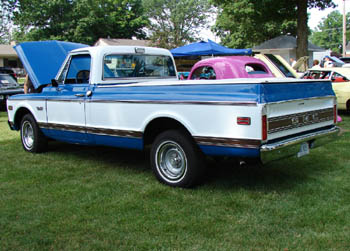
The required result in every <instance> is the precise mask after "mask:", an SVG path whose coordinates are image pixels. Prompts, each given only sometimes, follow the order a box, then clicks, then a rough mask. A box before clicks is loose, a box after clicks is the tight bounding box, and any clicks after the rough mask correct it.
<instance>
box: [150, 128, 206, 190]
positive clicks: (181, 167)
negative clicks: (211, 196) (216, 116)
mask: <svg viewBox="0 0 350 251" xmlns="http://www.w3.org/2000/svg"><path fill="white" fill-rule="evenodd" d="M151 166H152V169H153V172H154V174H155V175H156V177H157V179H158V180H159V181H160V182H162V183H164V184H167V185H169V186H174V187H192V186H194V185H196V184H197V183H198V181H199V178H200V174H201V173H203V172H204V166H205V165H204V158H203V157H202V153H201V152H200V150H199V149H198V146H197V145H196V144H195V142H194V141H193V140H192V138H190V137H189V136H188V135H187V133H185V132H181V131H177V130H169V131H165V132H163V133H161V134H160V135H158V137H157V138H156V139H155V141H154V143H153V144H152V149H151Z"/></svg>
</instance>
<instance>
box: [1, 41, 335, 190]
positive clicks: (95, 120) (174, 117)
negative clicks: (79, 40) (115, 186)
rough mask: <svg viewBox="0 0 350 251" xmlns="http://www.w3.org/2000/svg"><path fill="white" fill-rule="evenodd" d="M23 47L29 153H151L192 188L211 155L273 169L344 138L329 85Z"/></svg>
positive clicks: (140, 56) (70, 47)
mask: <svg viewBox="0 0 350 251" xmlns="http://www.w3.org/2000/svg"><path fill="white" fill-rule="evenodd" d="M15 49H16V51H17V53H18V55H19V56H20V58H21V60H22V62H23V63H24V66H25V67H26V70H27V72H28V73H29V76H30V78H31V79H32V82H33V84H34V86H35V88H36V90H37V92H36V93H31V94H23V95H16V96H13V97H11V98H10V99H9V100H8V102H7V109H8V118H9V125H10V127H11V129H13V130H20V133H21V141H22V145H23V147H24V149H25V150H26V151H28V152H34V153H36V152H43V151H45V150H46V149H47V143H48V139H55V140H59V141H65V142H68V143H79V144H87V145H106V146H114V147H122V148H132V149H139V150H143V149H145V148H146V147H148V146H150V147H151V150H150V161H151V166H152V169H153V171H154V173H155V176H156V177H157V178H158V180H159V181H161V182H163V183H165V184H168V185H170V186H179V187H190V186H193V185H195V184H197V183H198V181H199V180H200V176H201V173H202V172H203V170H204V166H205V163H204V159H205V158H204V156H205V155H208V156H229V157H237V158H242V159H244V158H254V159H258V160H260V161H261V162H263V163H266V162H269V161H272V160H277V159H282V158H285V157H289V156H298V157H301V156H303V155H305V154H308V153H309V151H310V149H312V148H315V147H317V146H320V145H323V144H325V143H328V142H330V141H332V140H334V139H336V138H337V137H338V135H339V128H338V127H337V126H336V117H337V104H336V98H335V95H334V93H333V91H332V86H331V83H330V82H329V81H319V80H317V81H314V80H298V79H277V78H260V79H225V80H208V81H201V80H188V81H179V80H178V79H177V77H176V76H177V72H176V68H175V64H174V60H173V57H172V55H171V54H170V52H169V51H167V50H164V49H159V48H149V47H134V46H118V47H117V46H102V47H86V46H84V45H80V44H73V43H67V42H65V43H63V42H56V41H49V42H27V43H23V44H20V45H18V46H16V48H15ZM66 54H68V55H66ZM65 56H66V58H65V59H64V57H65ZM62 62H63V63H62ZM61 64H62V66H60V65H61ZM55 72H58V73H57V74H56V73H55ZM55 76H56V77H55ZM51 78H52V79H53V80H52V81H51Z"/></svg>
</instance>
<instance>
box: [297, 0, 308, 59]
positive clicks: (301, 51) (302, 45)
mask: <svg viewBox="0 0 350 251" xmlns="http://www.w3.org/2000/svg"><path fill="white" fill-rule="evenodd" d="M307 2H308V0H298V1H297V3H298V6H297V15H298V21H297V22H298V24H297V55H296V56H297V59H299V58H301V57H303V56H307V55H308V52H307V49H308V26H307Z"/></svg>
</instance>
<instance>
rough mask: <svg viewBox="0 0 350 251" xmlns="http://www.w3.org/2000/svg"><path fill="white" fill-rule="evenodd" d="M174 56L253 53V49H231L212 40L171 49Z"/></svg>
mask: <svg viewBox="0 0 350 251" xmlns="http://www.w3.org/2000/svg"><path fill="white" fill-rule="evenodd" d="M170 52H171V53H172V54H173V56H174V57H186V56H207V55H251V54H252V49H230V48H227V47H225V46H222V45H220V44H217V43H215V42H214V41H211V40H210V39H209V40H208V42H205V41H201V42H198V43H192V44H189V45H185V46H182V47H178V48H175V49H172V50H170Z"/></svg>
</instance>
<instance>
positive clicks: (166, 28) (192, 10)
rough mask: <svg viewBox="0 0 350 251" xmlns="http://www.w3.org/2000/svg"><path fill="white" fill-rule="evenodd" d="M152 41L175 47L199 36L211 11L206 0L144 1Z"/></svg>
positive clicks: (166, 46) (158, 44)
mask: <svg viewBox="0 0 350 251" xmlns="http://www.w3.org/2000/svg"><path fill="white" fill-rule="evenodd" d="M144 6H145V8H146V13H147V16H148V18H149V19H150V24H149V26H148V27H147V28H148V31H149V33H150V39H151V40H152V42H153V43H154V44H155V45H157V46H159V47H163V48H168V49H170V48H175V47H179V46H182V45H184V44H186V43H187V42H194V41H196V40H197V39H198V34H199V32H200V30H199V29H200V28H203V27H205V26H206V22H207V18H208V17H209V13H210V11H211V8H210V5H209V4H208V1H207V0H144Z"/></svg>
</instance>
